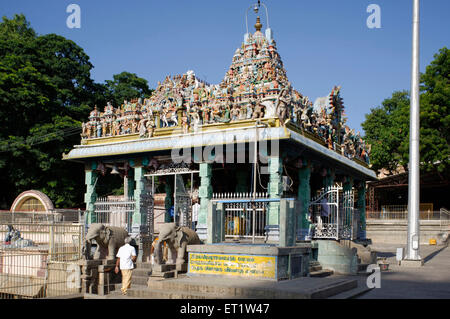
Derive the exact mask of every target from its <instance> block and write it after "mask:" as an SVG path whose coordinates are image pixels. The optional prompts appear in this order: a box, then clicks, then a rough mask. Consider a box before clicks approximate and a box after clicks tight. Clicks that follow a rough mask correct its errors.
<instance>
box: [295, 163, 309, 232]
mask: <svg viewBox="0 0 450 319" xmlns="http://www.w3.org/2000/svg"><path fill="white" fill-rule="evenodd" d="M298 180H299V185H298V193H297V198H298V200H299V202H300V212H299V215H300V216H299V218H298V219H297V221H298V225H297V227H298V228H297V229H298V230H299V232H300V234H299V235H300V236H299V237H300V240H305V239H307V238H308V237H309V229H310V225H311V222H310V221H309V220H308V215H309V211H308V208H309V203H310V200H311V185H310V180H311V163H310V162H309V161H306V160H303V161H302V167H301V168H300V169H299V170H298Z"/></svg>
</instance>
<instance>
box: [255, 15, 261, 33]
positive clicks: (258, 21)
mask: <svg viewBox="0 0 450 319" xmlns="http://www.w3.org/2000/svg"><path fill="white" fill-rule="evenodd" d="M261 28H262V24H261V19H260V18H259V16H258V17H257V18H256V24H255V29H256V31H261Z"/></svg>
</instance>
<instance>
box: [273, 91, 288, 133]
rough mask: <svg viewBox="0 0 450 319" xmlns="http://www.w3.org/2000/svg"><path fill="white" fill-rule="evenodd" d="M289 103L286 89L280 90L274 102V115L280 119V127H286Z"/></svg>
mask: <svg viewBox="0 0 450 319" xmlns="http://www.w3.org/2000/svg"><path fill="white" fill-rule="evenodd" d="M290 102H291V99H290V97H289V96H288V92H287V90H286V89H284V88H283V89H282V90H281V92H280V94H279V95H278V97H277V100H276V102H275V109H276V114H277V116H278V118H279V119H280V123H281V124H282V125H286V124H287V123H288V122H289V121H290V118H289V112H288V111H289V110H288V107H289V104H290Z"/></svg>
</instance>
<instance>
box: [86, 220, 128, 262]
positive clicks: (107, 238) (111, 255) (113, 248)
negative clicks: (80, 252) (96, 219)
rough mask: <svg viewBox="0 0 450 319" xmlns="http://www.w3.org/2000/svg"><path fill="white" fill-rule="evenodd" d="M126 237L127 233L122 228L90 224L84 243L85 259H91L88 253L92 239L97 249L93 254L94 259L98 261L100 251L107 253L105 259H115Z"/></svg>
mask: <svg viewBox="0 0 450 319" xmlns="http://www.w3.org/2000/svg"><path fill="white" fill-rule="evenodd" d="M128 236H129V235H128V232H127V231H126V230H125V229H123V228H120V227H113V226H105V225H103V224H98V223H95V224H92V225H91V226H90V227H89V230H88V233H87V235H86V242H85V246H84V257H85V259H91V256H90V254H91V253H90V252H91V245H92V240H93V239H95V241H96V242H97V249H96V251H95V253H94V259H100V252H101V250H102V249H103V250H107V251H108V255H107V257H106V259H108V260H113V259H115V258H116V253H117V250H118V249H119V248H120V247H121V246H123V245H124V240H125V238H127V237H128Z"/></svg>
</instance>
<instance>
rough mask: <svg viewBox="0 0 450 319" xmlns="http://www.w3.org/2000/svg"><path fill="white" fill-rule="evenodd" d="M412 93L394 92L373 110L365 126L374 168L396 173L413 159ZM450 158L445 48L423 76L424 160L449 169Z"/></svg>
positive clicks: (427, 165)
mask: <svg viewBox="0 0 450 319" xmlns="http://www.w3.org/2000/svg"><path fill="white" fill-rule="evenodd" d="M409 112H410V98H409V93H408V92H406V91H403V92H394V93H393V94H392V96H391V97H390V98H388V99H386V100H384V101H383V102H382V105H381V106H379V107H376V108H373V109H371V112H370V113H369V114H367V115H366V120H365V121H364V122H363V123H362V127H363V129H364V131H365V133H366V135H365V139H366V141H367V142H368V143H369V144H371V145H372V153H371V163H372V165H373V168H374V169H376V170H379V169H381V168H385V169H387V170H388V171H390V172H391V173H393V172H394V171H395V170H396V169H397V168H398V166H403V167H404V168H405V170H407V165H408V162H409ZM449 161H450V50H449V49H447V48H445V47H444V48H442V49H441V50H439V53H438V54H436V55H435V57H434V60H433V61H432V62H431V64H430V65H429V66H427V68H426V72H425V73H424V74H422V75H421V95H420V162H421V168H422V169H423V170H426V171H432V170H437V171H438V172H444V171H447V172H448V171H449V166H450V164H449Z"/></svg>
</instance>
